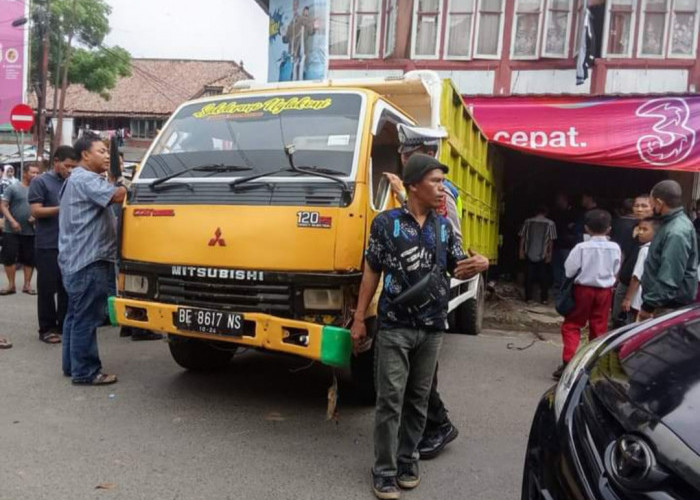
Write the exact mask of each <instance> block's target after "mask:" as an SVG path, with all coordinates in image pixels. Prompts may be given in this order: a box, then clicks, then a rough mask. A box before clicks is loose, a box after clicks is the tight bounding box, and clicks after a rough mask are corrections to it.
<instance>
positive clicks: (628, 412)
mask: <svg viewBox="0 0 700 500" xmlns="http://www.w3.org/2000/svg"><path fill="white" fill-rule="evenodd" d="M624 337H625V339H624V341H623V342H619V343H613V347H612V348H611V349H610V350H608V351H607V352H604V353H603V355H602V356H600V357H599V358H598V359H597V360H596V361H595V362H594V364H593V366H592V367H591V372H590V373H591V378H590V380H591V386H592V387H593V390H594V392H595V393H596V395H597V396H598V397H599V398H600V399H601V400H602V401H603V403H604V404H605V405H606V406H607V407H608V409H609V410H610V411H611V412H612V413H613V414H614V415H615V417H616V418H617V419H618V420H619V421H620V422H621V423H622V424H623V425H624V427H625V428H626V429H627V430H628V431H633V430H635V429H636V430H642V429H643V428H649V427H651V428H653V427H654V426H655V425H656V424H658V423H659V422H661V423H663V424H664V425H665V426H666V427H668V428H669V429H670V430H671V431H672V432H673V433H675V434H676V435H677V436H678V437H680V438H681V439H682V440H683V441H684V442H685V443H686V444H687V445H688V446H689V447H690V448H691V449H692V450H693V451H694V452H695V453H697V454H698V455H700V308H693V309H690V310H688V311H687V312H686V313H684V314H681V315H680V316H677V317H674V318H671V319H669V320H667V321H662V322H660V323H657V324H654V325H652V326H650V327H649V328H640V329H638V330H636V332H635V333H633V334H631V335H630V336H629V337H628V336H624Z"/></svg>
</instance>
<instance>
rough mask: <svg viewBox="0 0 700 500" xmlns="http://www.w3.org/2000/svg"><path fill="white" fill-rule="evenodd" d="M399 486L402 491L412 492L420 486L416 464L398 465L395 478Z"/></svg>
mask: <svg viewBox="0 0 700 500" xmlns="http://www.w3.org/2000/svg"><path fill="white" fill-rule="evenodd" d="M396 479H397V481H398V483H399V486H400V487H401V488H403V489H404V490H412V489H413V488H415V487H416V486H418V485H419V484H420V472H419V471H418V462H412V463H399V473H398V475H397V476H396Z"/></svg>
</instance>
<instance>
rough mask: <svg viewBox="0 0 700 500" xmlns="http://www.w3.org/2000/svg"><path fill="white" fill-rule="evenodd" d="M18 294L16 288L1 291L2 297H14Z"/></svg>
mask: <svg viewBox="0 0 700 500" xmlns="http://www.w3.org/2000/svg"><path fill="white" fill-rule="evenodd" d="M16 293H17V290H15V289H14V288H5V289H4V290H0V295H14V294H16Z"/></svg>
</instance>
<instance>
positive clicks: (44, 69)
mask: <svg viewBox="0 0 700 500" xmlns="http://www.w3.org/2000/svg"><path fill="white" fill-rule="evenodd" d="M41 18H42V19H41V23H39V26H41V70H40V73H39V89H40V90H39V102H38V108H39V109H38V112H39V124H38V125H37V134H36V135H37V141H36V142H37V144H36V159H37V160H39V159H40V158H42V157H43V156H44V145H45V143H46V88H47V84H46V82H47V80H48V76H49V0H44V5H43V8H42V12H41Z"/></svg>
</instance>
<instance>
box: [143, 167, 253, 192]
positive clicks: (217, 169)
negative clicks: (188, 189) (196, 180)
mask: <svg viewBox="0 0 700 500" xmlns="http://www.w3.org/2000/svg"><path fill="white" fill-rule="evenodd" d="M246 170H252V168H251V167H242V166H240V165H226V164H224V163H207V164H204V165H196V166H194V167H189V168H186V169H184V170H180V171H179V172H174V173H172V174H170V175H166V176H165V177H161V178H159V179H156V180H154V181H152V182H151V183H150V184H149V185H148V187H149V188H151V189H155V187H156V186H158V185H160V184H163V183H164V182H167V181H169V180H170V179H174V178H175V177H179V176H181V175H182V174H186V173H187V172H243V171H246Z"/></svg>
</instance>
